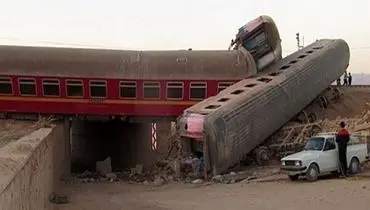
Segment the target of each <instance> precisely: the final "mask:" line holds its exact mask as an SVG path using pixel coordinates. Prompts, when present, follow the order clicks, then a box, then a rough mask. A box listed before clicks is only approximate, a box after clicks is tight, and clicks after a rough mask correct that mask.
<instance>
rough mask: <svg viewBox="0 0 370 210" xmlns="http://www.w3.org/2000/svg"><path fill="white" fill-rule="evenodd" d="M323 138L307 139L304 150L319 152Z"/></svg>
mask: <svg viewBox="0 0 370 210" xmlns="http://www.w3.org/2000/svg"><path fill="white" fill-rule="evenodd" d="M324 143H325V138H322V137H313V138H310V139H308V141H307V143H306V146H305V147H304V150H316V151H320V150H322V148H323V147H324Z"/></svg>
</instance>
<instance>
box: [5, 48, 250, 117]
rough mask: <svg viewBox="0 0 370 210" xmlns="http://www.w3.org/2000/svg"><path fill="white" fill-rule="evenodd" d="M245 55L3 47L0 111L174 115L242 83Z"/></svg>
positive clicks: (246, 72) (235, 52) (245, 61)
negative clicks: (228, 87) (235, 84)
mask: <svg viewBox="0 0 370 210" xmlns="http://www.w3.org/2000/svg"><path fill="white" fill-rule="evenodd" d="M242 56H243V55H242V54H241V53H240V52H238V51H218V52H217V51H208V52H201V51H167V52H166V51H164V52H135V51H114V50H90V49H62V48H39V47H16V46H2V47H0V101H1V102H0V111H1V112H3V113H14V112H16V113H40V114H46V113H49V114H61V115H105V116H106V115H111V116H179V115H180V114H181V113H182V111H183V110H184V109H185V108H187V107H189V106H190V105H192V104H194V103H196V102H197V101H199V100H202V99H204V98H207V97H210V96H213V95H216V94H217V93H218V92H219V91H221V90H222V89H224V88H226V87H227V86H229V85H231V84H232V83H234V82H236V81H238V80H240V79H241V78H244V77H247V76H248V75H249V74H248V71H247V70H248V60H244V62H239V63H237V62H238V59H239V58H240V57H242ZM163 58H165V59H163ZM215 58H216V59H215ZM161 59H162V60H161Z"/></svg>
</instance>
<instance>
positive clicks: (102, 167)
mask: <svg viewBox="0 0 370 210" xmlns="http://www.w3.org/2000/svg"><path fill="white" fill-rule="evenodd" d="M96 171H97V172H98V173H99V174H101V175H104V174H108V173H112V163H111V158H110V157H107V158H106V159H105V160H103V161H98V162H96Z"/></svg>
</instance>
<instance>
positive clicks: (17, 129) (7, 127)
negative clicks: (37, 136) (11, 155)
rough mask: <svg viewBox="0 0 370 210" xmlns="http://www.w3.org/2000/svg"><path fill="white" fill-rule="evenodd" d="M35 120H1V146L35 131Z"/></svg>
mask: <svg viewBox="0 0 370 210" xmlns="http://www.w3.org/2000/svg"><path fill="white" fill-rule="evenodd" d="M36 129H37V127H36V126H35V122H31V121H16V120H0V147H3V146H4V145H6V144H8V143H9V142H11V141H16V140H18V139H19V138H21V137H23V136H25V135H27V134H30V133H31V132H33V131H35V130H36Z"/></svg>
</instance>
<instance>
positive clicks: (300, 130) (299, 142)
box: [266, 103, 370, 158]
mask: <svg viewBox="0 0 370 210" xmlns="http://www.w3.org/2000/svg"><path fill="white" fill-rule="evenodd" d="M341 121H344V122H345V123H346V126H347V128H348V129H349V131H350V132H351V133H353V134H354V135H357V136H359V137H360V139H362V140H364V141H365V140H367V138H368V136H369V131H370V103H366V105H365V109H364V110H363V112H362V114H361V115H360V116H356V117H354V118H341V117H337V118H336V119H334V120H328V119H324V120H320V121H316V122H314V123H307V124H298V123H296V124H289V125H286V126H284V127H283V128H281V129H280V130H279V131H277V132H276V133H275V134H274V135H272V136H271V137H270V138H269V139H268V140H267V141H266V146H267V147H268V148H269V149H270V150H271V153H272V155H273V156H274V157H275V158H281V157H284V156H286V155H289V154H292V153H294V152H297V151H299V150H301V149H302V148H303V146H304V145H305V143H306V141H307V139H308V138H309V137H310V136H313V135H316V134H318V133H319V132H336V131H338V128H339V127H338V126H339V123H340V122H341Z"/></svg>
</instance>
